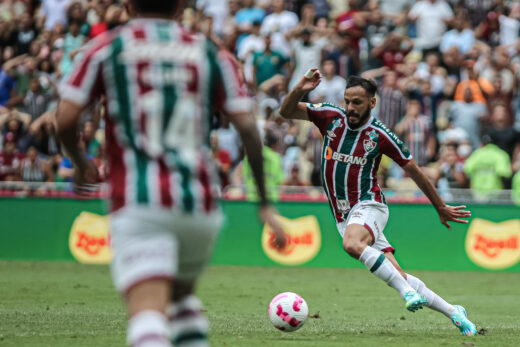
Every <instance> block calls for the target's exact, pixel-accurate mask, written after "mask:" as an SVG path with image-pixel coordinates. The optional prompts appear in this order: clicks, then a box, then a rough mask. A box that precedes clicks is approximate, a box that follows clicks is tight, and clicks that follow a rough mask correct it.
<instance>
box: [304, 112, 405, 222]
mask: <svg viewBox="0 0 520 347" xmlns="http://www.w3.org/2000/svg"><path fill="white" fill-rule="evenodd" d="M307 114H308V116H309V120H310V121H312V122H313V123H314V124H315V125H316V126H317V127H318V128H319V129H320V132H321V134H322V136H323V139H324V141H323V151H322V164H321V173H322V181H323V187H324V188H325V192H326V193H327V197H328V199H329V203H330V207H331V209H332V213H333V214H334V217H335V218H336V221H337V222H342V221H344V220H345V218H346V217H347V215H348V212H349V211H350V209H351V208H352V207H354V205H356V204H357V203H358V202H360V201H364V200H373V201H376V202H380V203H386V201H385V197H384V195H383V192H382V191H381V187H379V185H378V183H377V170H378V168H379V163H380V162H381V155H382V154H386V155H387V156H389V157H390V158H392V159H393V160H394V161H395V162H397V163H398V164H399V165H401V166H404V165H406V164H407V163H408V162H409V161H410V160H411V159H412V156H411V155H410V153H409V151H408V149H407V148H406V146H405V145H404V143H403V142H402V141H401V140H400V139H399V138H398V137H397V136H396V135H395V134H394V133H393V132H391V131H390V130H389V129H388V128H387V127H386V126H385V125H384V124H383V123H381V122H380V121H379V120H377V119H375V118H374V117H371V118H370V119H369V120H368V121H367V123H365V125H364V126H362V127H361V128H359V129H350V128H349V127H348V124H347V119H346V113H345V110H344V109H343V108H340V107H336V106H333V105H330V104H307Z"/></svg>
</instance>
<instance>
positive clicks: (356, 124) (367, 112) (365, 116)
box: [347, 107, 371, 129]
mask: <svg viewBox="0 0 520 347" xmlns="http://www.w3.org/2000/svg"><path fill="white" fill-rule="evenodd" d="M370 111H371V109H370V107H367V109H366V110H365V112H363V114H362V115H359V113H356V112H354V111H351V112H348V113H347V124H348V126H349V128H351V129H357V128H359V127H361V126H362V125H364V124H365V122H366V121H367V120H368V118H370ZM350 117H356V118H358V120H355V121H351V120H350Z"/></svg>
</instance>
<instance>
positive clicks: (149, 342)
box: [125, 278, 171, 347]
mask: <svg viewBox="0 0 520 347" xmlns="http://www.w3.org/2000/svg"><path fill="white" fill-rule="evenodd" d="M170 291H171V282H170V280H169V279H168V278H157V279H151V280H146V281H143V282H140V283H137V284H135V285H133V286H132V287H131V288H129V289H128V290H127V291H126V293H125V301H126V305H127V308H128V314H129V316H130V320H129V322H128V332H127V342H128V344H129V345H131V346H138V347H163V346H165V347H166V346H171V342H170V333H169V327H168V320H167V317H166V308H167V306H168V302H169V298H170V296H171V294H170Z"/></svg>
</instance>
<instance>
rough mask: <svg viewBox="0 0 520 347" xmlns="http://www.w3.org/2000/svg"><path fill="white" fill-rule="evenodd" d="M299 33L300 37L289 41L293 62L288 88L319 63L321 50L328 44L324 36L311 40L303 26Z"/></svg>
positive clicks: (307, 30)
mask: <svg viewBox="0 0 520 347" xmlns="http://www.w3.org/2000/svg"><path fill="white" fill-rule="evenodd" d="M300 35H301V36H300V37H301V38H300V39H295V40H293V41H292V42H291V56H292V59H291V61H292V63H293V64H294V70H293V74H292V76H293V78H291V81H290V82H289V89H292V88H293V87H294V86H295V85H296V83H298V81H299V80H300V79H301V76H303V75H305V73H306V72H307V70H309V69H310V68H313V67H316V66H319V65H320V63H321V59H322V58H323V50H324V49H325V46H327V44H328V40H327V38H326V37H322V38H320V39H317V40H314V41H313V40H311V31H310V30H309V29H308V28H303V29H302V30H301V32H300Z"/></svg>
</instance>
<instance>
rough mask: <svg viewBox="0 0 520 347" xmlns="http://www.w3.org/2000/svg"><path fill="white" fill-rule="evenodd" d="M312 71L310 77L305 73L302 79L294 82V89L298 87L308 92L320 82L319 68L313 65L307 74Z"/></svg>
mask: <svg viewBox="0 0 520 347" xmlns="http://www.w3.org/2000/svg"><path fill="white" fill-rule="evenodd" d="M311 72H312V77H307V76H308V75H307V74H305V75H304V76H303V77H302V79H301V80H300V81H299V82H298V83H297V84H296V86H295V87H294V89H298V90H300V91H302V92H310V91H311V90H313V89H314V88H316V87H317V86H318V84H320V83H321V73H320V70H318V69H317V68H315V67H313V68H312V69H310V70H309V72H308V74H310V73H311Z"/></svg>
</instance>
